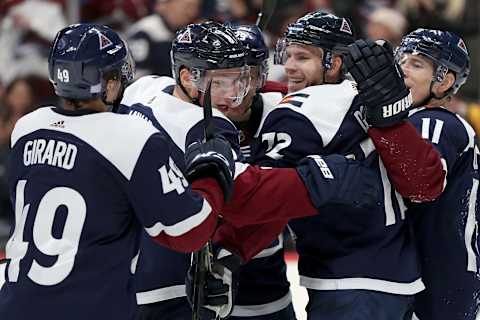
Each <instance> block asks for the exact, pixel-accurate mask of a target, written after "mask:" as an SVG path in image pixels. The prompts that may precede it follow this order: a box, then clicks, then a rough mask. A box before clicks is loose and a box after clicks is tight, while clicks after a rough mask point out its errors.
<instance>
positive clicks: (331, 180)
mask: <svg viewBox="0 0 480 320" xmlns="http://www.w3.org/2000/svg"><path fill="white" fill-rule="evenodd" d="M297 172H298V174H299V176H300V177H301V178H302V180H303V183H304V184H305V186H306V187H307V190H308V192H309V195H310V198H311V200H312V203H313V204H314V206H315V207H316V208H320V207H322V206H324V205H326V204H343V205H348V206H352V207H358V208H364V209H370V208H373V207H375V206H376V205H377V202H378V200H379V199H377V198H378V195H379V194H380V186H378V184H377V175H376V174H375V172H374V170H373V169H370V168H368V167H365V166H364V165H363V164H362V162H360V161H356V160H351V159H347V158H345V157H344V156H341V155H335V154H334V155H329V156H325V157H321V156H318V155H313V156H308V157H306V158H304V159H302V160H301V161H300V163H299V165H298V166H297Z"/></svg>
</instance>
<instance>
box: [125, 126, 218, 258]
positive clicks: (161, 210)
mask: <svg viewBox="0 0 480 320" xmlns="http://www.w3.org/2000/svg"><path fill="white" fill-rule="evenodd" d="M180 161H182V159H174V156H173V153H172V152H170V148H169V145H168V143H167V142H166V140H165V139H164V137H163V136H162V135H161V134H160V133H156V134H153V135H152V136H151V137H150V138H149V140H148V141H147V142H146V144H145V146H144V148H143V150H142V153H141V154H140V157H139V159H138V160H137V164H136V166H135V168H134V170H133V173H132V177H131V179H130V181H129V183H128V190H127V192H128V194H129V198H130V199H131V202H132V206H133V209H134V211H135V213H136V215H137V216H138V218H139V220H140V222H141V224H142V225H143V226H144V228H145V230H146V232H147V233H148V234H149V235H150V236H151V237H153V238H154V239H155V240H156V241H157V242H159V243H161V244H163V245H165V246H167V247H169V248H171V249H173V250H177V251H182V252H190V251H194V250H197V249H199V248H201V247H202V245H203V244H204V243H205V242H206V241H207V240H208V239H209V238H210V237H211V235H212V234H213V232H214V229H215V226H216V223H217V215H218V212H219V211H220V209H221V206H222V205H223V194H222V191H221V189H220V187H219V186H218V184H217V183H216V181H215V180H213V179H203V180H202V181H200V182H198V183H199V184H200V186H199V187H197V188H196V191H193V190H192V187H191V186H190V185H189V184H188V182H187V180H186V179H185V177H184V176H183V174H182V172H181V171H180V170H179V169H178V166H177V165H176V163H179V162H180Z"/></svg>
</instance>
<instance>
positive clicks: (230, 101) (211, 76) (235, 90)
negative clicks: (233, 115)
mask: <svg viewBox="0 0 480 320" xmlns="http://www.w3.org/2000/svg"><path fill="white" fill-rule="evenodd" d="M192 81H193V83H194V84H195V86H196V87H197V89H198V90H199V91H200V92H202V93H205V92H206V90H207V86H208V83H209V82H210V81H211V82H212V86H211V92H210V93H211V97H212V104H213V105H214V106H217V105H228V106H230V107H236V106H238V105H240V104H241V103H242V101H243V98H244V97H245V96H246V95H247V93H248V91H249V90H250V68H249V67H248V66H244V67H241V68H231V69H214V70H199V69H195V70H193V75H192Z"/></svg>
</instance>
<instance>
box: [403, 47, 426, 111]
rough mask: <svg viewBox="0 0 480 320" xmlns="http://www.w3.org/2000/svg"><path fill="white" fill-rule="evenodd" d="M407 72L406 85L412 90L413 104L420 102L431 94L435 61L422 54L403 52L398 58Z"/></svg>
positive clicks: (404, 71) (405, 72)
mask: <svg viewBox="0 0 480 320" xmlns="http://www.w3.org/2000/svg"><path fill="white" fill-rule="evenodd" d="M398 62H399V65H400V67H401V68H402V70H403V73H404V74H405V85H406V86H407V87H408V88H409V89H410V91H411V92H412V97H413V104H414V105H416V104H417V103H420V102H421V101H423V100H424V99H425V98H427V97H428V96H429V94H430V83H431V82H432V80H433V70H434V66H433V62H432V61H431V60H430V59H428V58H426V57H423V56H421V55H413V54H410V53H405V54H403V55H402V56H401V57H400V59H399V60H398Z"/></svg>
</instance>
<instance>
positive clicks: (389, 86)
mask: <svg viewBox="0 0 480 320" xmlns="http://www.w3.org/2000/svg"><path fill="white" fill-rule="evenodd" d="M343 64H344V68H345V69H346V71H347V72H349V73H350V74H351V76H352V77H353V79H354V80H355V81H356V82H357V85H358V91H359V96H360V99H361V101H362V102H363V103H364V105H365V108H364V113H365V118H366V120H367V122H368V124H369V125H371V126H372V127H388V126H391V125H394V124H396V123H398V122H400V121H402V120H404V119H406V118H407V117H408V109H409V108H410V106H411V105H412V95H411V93H410V90H409V89H408V88H407V87H406V86H405V82H404V80H403V72H402V70H401V69H400V67H399V66H398V64H397V63H396V62H395V59H394V55H393V51H392V48H391V46H390V44H388V42H386V41H383V40H379V41H378V43H377V42H373V41H371V40H362V39H360V40H357V41H355V42H354V43H352V44H351V45H349V46H348V47H347V53H346V54H344V56H343Z"/></svg>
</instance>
